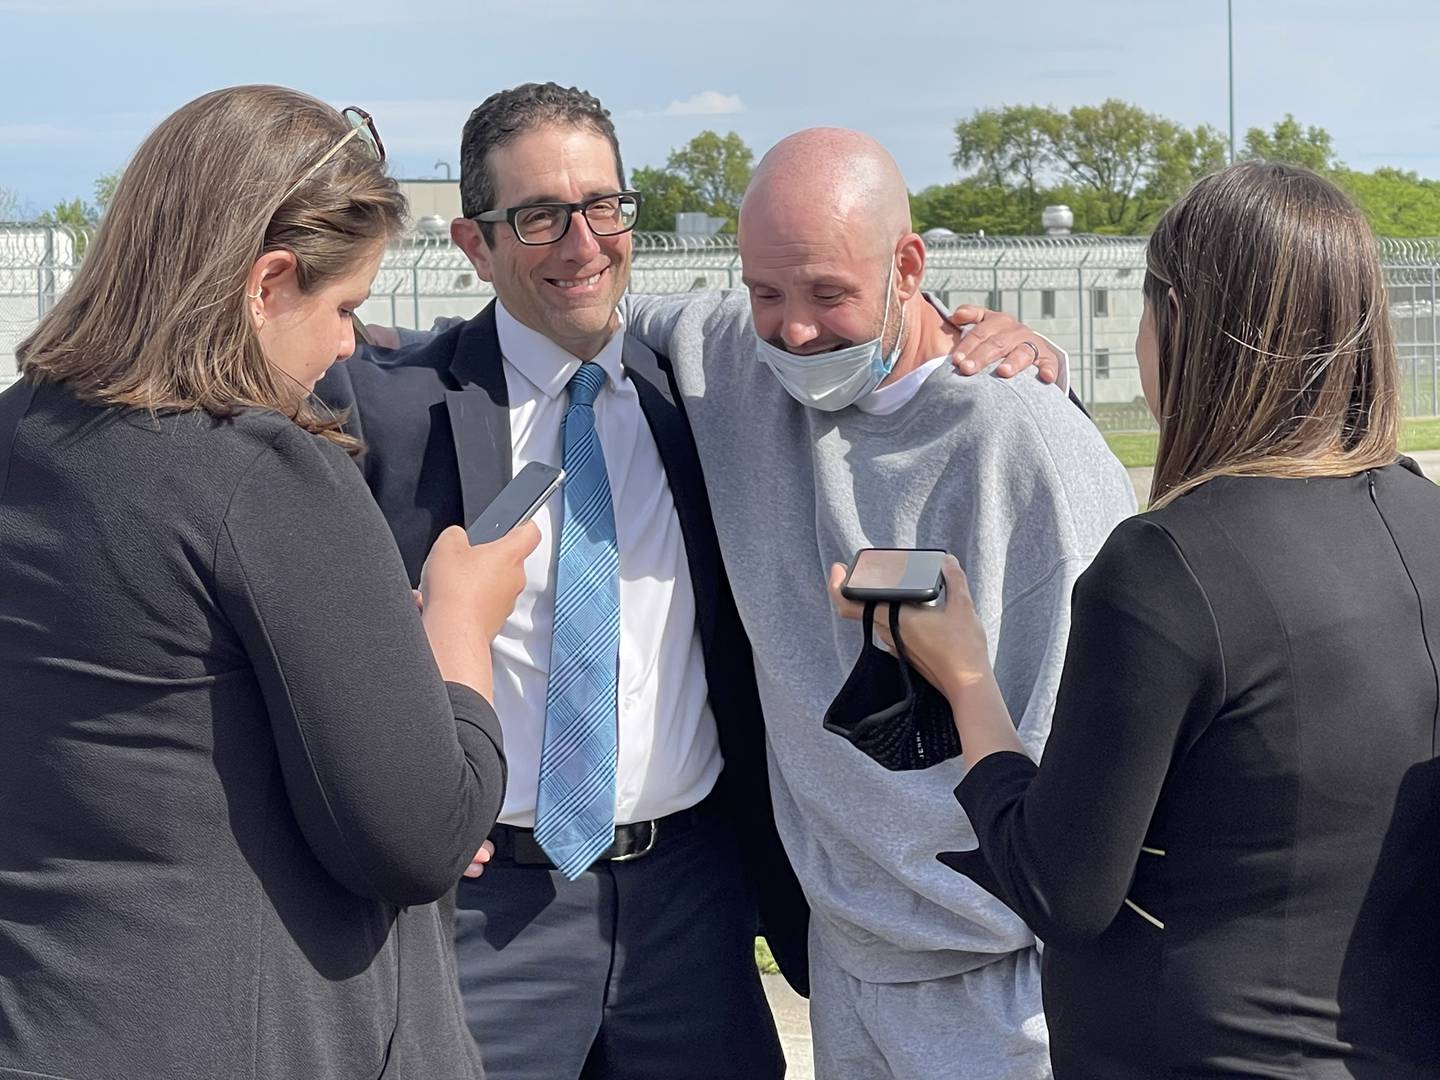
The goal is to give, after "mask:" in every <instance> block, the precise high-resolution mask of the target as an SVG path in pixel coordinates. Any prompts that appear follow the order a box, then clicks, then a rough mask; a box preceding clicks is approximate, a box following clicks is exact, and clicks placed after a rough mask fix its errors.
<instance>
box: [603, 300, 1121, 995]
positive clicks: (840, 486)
mask: <svg viewBox="0 0 1440 1080" xmlns="http://www.w3.org/2000/svg"><path fill="white" fill-rule="evenodd" d="M625 318H626V323H627V327H626V329H627V331H628V332H630V333H633V334H635V335H636V336H638V337H639V338H640V339H641V340H642V341H644V342H645V343H646V344H647V345H650V346H651V347H652V348H654V349H655V350H657V351H659V352H662V353H664V354H666V355H668V356H669V357H670V360H671V362H672V364H673V365H674V370H675V376H676V381H677V382H678V384H679V388H680V392H681V395H682V396H683V398H684V404H685V409H686V412H687V413H688V415H689V417H690V422H691V424H692V426H693V428H694V432H695V440H696V444H697V445H698V447H699V451H700V458H701V463H702V466H703V469H704V473H705V482H706V487H707V489H708V491H709V495H710V502H711V505H712V507H713V509H714V515H715V527H716V531H717V533H718V534H719V539H720V547H721V551H722V553H723V555H724V559H725V565H726V568H727V570H728V571H729V574H730V582H731V585H732V587H733V589H734V592H735V600H736V603H737V604H738V606H739V609H740V615H741V618H742V619H743V620H744V624H745V629H746V631H747V633H748V634H749V637H750V640H751V642H752V643H753V645H754V649H755V665H756V671H757V674H758V677H759V683H760V695H761V700H762V704H763V706H764V709H765V719H766V724H767V730H768V735H769V745H770V765H771V779H772V783H773V787H774V799H775V814H776V817H777V820H778V823H779V827H780V834H781V836H782V838H783V839H784V842H785V846H786V849H787V850H788V852H789V854H790V858H791V860H792V862H793V863H794V866H795V870H796V873H797V874H798V875H799V878H800V881H801V884H802V885H803V886H804V888H805V891H806V893H807V894H808V896H809V898H810V902H811V905H812V906H813V910H814V917H815V930H816V932H817V933H818V934H820V935H821V936H822V943H823V945H824V946H825V948H826V949H827V950H828V951H829V952H830V953H831V954H832V955H833V956H834V957H835V958H836V960H837V961H838V962H839V963H840V964H841V965H842V967H844V968H845V969H846V970H847V971H848V972H849V973H850V974H851V975H853V976H854V977H856V978H859V979H862V980H865V981H870V982H907V981H912V980H919V979H931V978H943V977H946V976H950V975H954V974H958V973H960V972H963V971H968V970H971V969H973V968H976V967H979V966H981V965H982V964H985V963H988V962H990V961H992V960H994V959H997V955H996V954H1000V953H1006V952H1010V951H1013V950H1016V949H1022V948H1025V947H1027V946H1029V945H1031V944H1033V942H1034V938H1033V936H1032V935H1031V934H1030V932H1029V930H1027V929H1026V927H1025V925H1024V924H1023V923H1022V922H1021V921H1020V919H1019V918H1017V917H1016V916H1015V915H1013V914H1012V913H1011V912H1010V911H1009V910H1008V909H1007V908H1005V906H1004V905H1002V904H1001V903H1000V902H999V901H998V900H996V899H994V898H993V897H991V896H990V895H989V894H988V893H986V892H984V891H983V890H981V889H980V887H979V886H977V885H975V884H973V883H972V882H971V881H970V880H969V879H968V878H965V877H962V876H961V875H959V874H956V873H955V872H954V871H952V870H949V869H947V868H946V867H944V866H942V865H941V864H940V863H938V862H936V861H935V854H936V852H938V851H941V850H951V849H956V848H968V847H974V846H975V837H974V834H973V832H972V831H971V829H970V826H969V823H968V822H967V821H966V818H965V815H964V814H963V813H962V812H961V810H960V808H959V806H958V805H957V804H956V802H955V799H954V797H953V795H952V794H951V792H952V790H953V789H954V787H955V785H956V784H957V783H959V781H960V778H961V776H962V774H963V773H964V768H965V767H964V764H963V761H961V760H954V761H950V762H946V763H944V764H942V765H938V766H935V767H933V768H931V769H928V770H925V771H922V772H909V773H892V772H887V771H886V770H885V769H883V768H882V767H881V766H879V765H877V764H875V763H874V762H873V761H871V760H870V759H869V758H867V757H865V756H864V755H863V754H861V753H860V751H858V750H856V749H855V748H854V747H852V746H850V744H849V743H847V742H845V741H844V740H842V739H841V738H839V737H838V736H836V735H833V734H831V733H830V732H827V731H825V730H824V729H823V728H822V727H821V719H822V718H823V716H824V714H825V711H826V709H827V708H828V706H829V705H830V702H831V701H832V700H833V699H834V697H835V695H836V694H837V693H838V692H839V690H840V687H841V685H842V684H843V683H844V681H845V678H846V676H847V675H848V674H849V671H850V669H851V667H852V666H853V665H854V663H855V660H856V658H857V657H858V655H859V653H860V648H861V643H862V641H861V631H860V626H859V624H858V623H854V622H849V621H846V620H842V619H840V618H838V617H837V616H836V615H835V614H834V612H833V611H832V609H831V606H830V601H829V599H828V596H827V594H826V581H827V578H828V574H829V569H830V565H831V563H834V562H844V563H848V562H849V561H850V559H851V558H852V556H853V555H854V554H855V552H856V550H857V549H859V548H862V547H935V548H945V549H947V550H949V551H950V552H952V553H953V554H954V555H955V556H956V557H957V558H958V559H959V560H960V564H961V565H962V566H963V567H964V568H965V572H966V574H967V575H968V577H969V581H970V588H971V590H972V591H973V593H974V598H975V603H976V606H977V608H978V610H979V613H980V615H981V618H982V619H983V620H984V623H985V629H986V632H987V634H988V635H989V640H990V649H991V655H992V659H993V661H994V665H995V673H996V676H997V677H998V679H999V682H1000V688H1001V690H1002V691H1003V693H1004V696H1005V701H1006V703H1007V705H1008V706H1009V708H1010V712H1011V715H1012V716H1013V717H1014V718H1015V720H1016V722H1017V724H1018V726H1019V733H1020V738H1021V741H1022V742H1023V743H1024V744H1025V747H1026V749H1027V750H1028V751H1029V752H1030V753H1031V755H1033V756H1035V757H1039V755H1040V752H1041V750H1042V749H1043V747H1044V745H1045V738H1046V736H1047V734H1048V733H1049V730H1050V715H1051V710H1052V707H1053V705H1054V701H1055V691H1056V687H1057V685H1058V683H1059V679H1060V668H1061V663H1062V661H1063V659H1064V654H1065V637H1066V633H1067V631H1068V628H1069V623H1070V590H1071V586H1072V585H1073V583H1074V581H1075V578H1076V577H1077V576H1078V575H1079V574H1080V572H1081V571H1082V570H1084V569H1085V567H1086V565H1087V564H1088V563H1089V561H1090V559H1091V558H1092V557H1093V556H1094V554H1095V552H1096V551H1097V550H1098V549H1099V547H1100V545H1101V543H1102V542H1103V541H1104V540H1105V537H1106V536H1107V535H1108V534H1109V532H1110V530H1111V528H1112V527H1113V526H1114V525H1115V524H1116V523H1117V522H1118V521H1120V520H1121V519H1122V518H1125V517H1127V516H1129V515H1130V514H1133V513H1134V512H1135V498H1134V493H1133V491H1132V489H1131V486H1130V482H1129V479H1128V477H1127V475H1126V472H1125V470H1124V468H1123V467H1122V466H1121V465H1120V463H1119V462H1118V461H1117V460H1116V459H1115V458H1114V456H1113V455H1112V454H1111V453H1110V451H1109V449H1108V448H1107V447H1106V445H1105V442H1104V440H1103V439H1102V438H1101V437H1100V435H1099V433H1098V432H1097V431H1096V430H1095V428H1094V426H1093V425H1092V424H1091V423H1090V421H1089V420H1088V419H1087V418H1086V417H1085V416H1084V415H1083V414H1082V413H1081V411H1080V410H1079V409H1077V408H1076V407H1075V406H1074V405H1073V404H1072V403H1071V402H1070V401H1069V400H1067V398H1066V396H1065V394H1064V393H1063V392H1061V391H1060V390H1058V389H1056V388H1055V387H1053V386H1046V385H1043V384H1041V383H1040V382H1039V381H1038V380H1036V379H1035V378H1033V376H1031V375H1030V374H1029V373H1026V374H1024V375H1021V376H1019V377H1017V378H1014V379H1009V380H1002V379H998V378H993V377H989V376H980V377H975V378H964V377H961V376H959V375H957V374H955V373H954V372H953V371H952V370H950V369H949V367H948V366H944V367H942V368H940V369H939V370H937V371H936V372H935V373H934V374H933V375H932V376H931V377H930V378H929V379H928V380H926V382H925V383H924V385H923V386H922V387H921V388H920V390H919V392H918V393H917V394H916V396H915V397H914V398H913V399H912V400H910V401H909V402H908V403H906V404H905V405H903V406H902V407H901V408H900V409H899V410H898V411H896V412H894V413H891V414H889V415H886V416H872V415H867V414H865V413H863V412H861V411H860V410H858V409H855V408H848V409H844V410H841V411H840V412H837V413H823V412H818V411H815V410H809V409H805V408H802V407H801V406H800V405H799V404H797V403H796V402H795V401H794V400H792V399H791V398H790V397H789V395H788V394H786V392H785V391H784V389H782V388H781V386H780V384H779V382H778V381H777V380H776V379H775V377H774V376H773V375H772V374H771V373H770V371H769V369H768V368H766V367H765V366H764V365H763V364H761V363H760V362H759V361H758V360H757V359H755V356H754V350H753V347H752V341H753V331H752V329H751V323H750V309H749V302H748V298H747V296H746V295H745V294H744V293H743V292H728V293H704V294H694V293H692V294H686V295H680V296H636V297H630V298H628V299H627V301H626V305H625Z"/></svg>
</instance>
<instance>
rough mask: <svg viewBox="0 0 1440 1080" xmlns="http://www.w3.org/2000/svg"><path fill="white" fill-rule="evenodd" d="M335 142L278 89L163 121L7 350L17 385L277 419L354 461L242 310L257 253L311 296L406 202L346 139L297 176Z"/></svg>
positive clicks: (337, 134)
mask: <svg viewBox="0 0 1440 1080" xmlns="http://www.w3.org/2000/svg"><path fill="white" fill-rule="evenodd" d="M348 130H349V125H348V124H347V122H346V120H345V119H344V118H343V117H342V116H341V115H340V114H339V113H338V112H336V111H335V110H334V109H332V108H331V107H330V106H328V105H326V104H324V103H323V102H320V101H317V100H316V99H314V98H312V97H310V96H308V95H306V94H302V93H299V92H297V91H295V90H287V89H285V88H284V87H279V86H237V87H231V88H230V89H228V90H217V91H214V92H213V93H209V94H206V95H204V96H203V97H200V98H197V99H196V100H194V101H192V102H190V103H189V104H188V105H185V106H183V107H182V108H180V109H179V110H177V111H176V112H175V113H173V114H171V115H170V116H169V117H167V118H166V119H165V120H163V121H161V123H160V125H159V126H158V127H157V128H156V129H155V130H154V131H153V132H151V133H150V135H149V136H148V137H147V138H146V139H145V141H144V142H143V143H142V144H141V146H140V149H139V150H138V151H136V153H135V157H134V158H133V159H132V160H131V162H130V164H129V165H128V166H126V168H125V172H124V174H123V176H122V177H121V180H120V183H119V185H118V187H117V188H116V190H115V194H114V197H113V198H112V200H111V202H110V205H109V207H108V209H107V210H106V212H105V217H104V219H103V221H102V222H101V224H100V227H99V230H98V231H97V233H96V235H95V239H94V241H93V242H92V243H91V244H90V247H89V250H88V251H87V252H86V253H85V258H84V261H83V263H82V264H81V266H80V269H79V271H78V273H77V274H76V275H75V280H74V282H73V283H72V284H71V286H70V287H69V289H67V290H66V291H65V293H64V295H63V296H62V297H61V299H60V301H59V302H58V303H57V304H56V305H55V307H54V308H53V309H51V311H50V312H49V313H48V314H47V315H46V316H45V318H44V319H42V320H41V322H40V325H39V326H38V327H37V328H36V330H35V332H34V333H33V334H31V335H30V336H29V337H28V338H26V339H25V340H24V341H23V342H21V343H20V345H19V347H18V348H17V349H16V353H17V355H18V356H19V358H20V364H21V370H22V371H23V372H24V373H25V374H26V375H28V376H30V377H32V378H41V379H51V380H55V381H59V382H64V383H65V384H66V385H67V386H69V387H70V388H71V389H72V390H73V391H74V392H75V393H76V394H78V395H79V396H81V397H83V398H86V399H88V400H92V401H99V402H102V403H105V404H110V405H125V406H132V407H136V408H142V409H147V410H150V411H156V412H158V411H170V410H192V409H204V410H206V411H207V412H209V413H211V414H213V415H216V416H228V415H230V414H232V413H234V412H235V411H236V410H237V409H241V408H245V407H248V406H259V407H262V408H270V409H277V410H280V411H283V412H284V413H285V414H286V415H288V416H290V417H292V418H293V419H294V420H295V422H296V423H297V424H299V425H300V426H301V427H303V428H305V429H306V430H308V431H311V432H314V433H316V434H319V435H323V436H325V437H326V438H329V439H331V440H332V441H334V442H337V443H340V444H341V445H343V446H346V447H347V448H349V449H353V448H354V446H355V443H354V440H351V439H349V438H348V437H346V436H344V435H343V434H341V433H340V431H339V420H338V419H337V418H336V417H334V416H329V415H324V416H322V415H320V414H319V413H318V412H317V411H316V409H315V407H314V405H313V404H312V402H311V400H310V399H309V398H308V397H306V396H304V395H299V394H297V391H296V389H295V388H294V386H293V384H290V382H289V380H287V379H286V378H285V376H284V375H283V374H281V373H279V372H278V371H277V370H276V369H274V368H272V367H271V365H269V364H268V363H266V361H265V358H264V356H263V355H262V354H261V351H260V344H259V340H258V338H257V337H256V334H255V331H254V328H253V326H252V324H251V321H250V317H249V313H248V311H247V309H246V303H247V302H246V298H245V291H246V280H247V277H248V275H249V273H250V269H251V267H252V266H253V265H254V263H255V260H256V259H258V258H259V257H260V256H261V255H262V254H264V253H266V252H269V251H277V250H286V251H290V252H292V253H293V254H294V256H295V261H296V278H297V281H298V284H299V286H300V288H301V290H302V291H312V290H314V289H315V288H316V287H318V286H320V285H322V284H323V283H325V282H326V281H329V280H330V279H332V278H334V277H337V276H339V275H342V274H344V273H346V272H348V271H349V270H351V269H353V268H354V266H355V265H356V264H357V262H358V261H359V260H360V259H361V258H363V257H364V256H365V255H366V254H368V253H369V252H370V251H373V250H374V245H376V244H379V243H383V242H384V241H385V240H386V239H387V238H388V237H389V236H391V235H392V234H393V233H394V232H395V231H396V230H398V229H399V227H400V226H401V224H402V223H403V221H404V217H405V199H404V196H403V195H401V194H400V191H399V188H398V187H397V185H396V183H395V181H394V180H393V179H391V178H390V176H389V175H388V174H387V173H386V172H385V170H384V167H383V166H382V164H381V163H380V162H378V161H377V160H375V157H374V155H373V154H372V153H370V152H369V151H367V150H366V149H365V148H364V147H363V146H362V145H361V142H360V140H359V139H356V138H352V139H351V140H350V141H349V142H348V143H347V144H346V145H345V146H343V147H342V148H341V149H340V151H339V152H338V153H336V154H335V155H334V156H333V157H332V158H331V159H330V160H329V161H327V162H326V163H325V164H324V165H323V166H322V167H321V168H319V169H317V170H315V171H314V172H313V174H311V175H309V176H307V175H306V174H307V172H308V171H309V170H311V169H313V168H314V166H315V164H316V162H318V161H319V160H320V159H321V158H322V157H323V156H324V155H325V153H326V152H327V151H329V150H331V149H332V148H333V147H334V146H335V144H336V143H337V141H338V140H339V139H340V138H341V137H342V136H344V135H345V133H346V132H347V131H348ZM297 397H298V398H299V400H298V401H297Z"/></svg>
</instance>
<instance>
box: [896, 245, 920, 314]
mask: <svg viewBox="0 0 1440 1080" xmlns="http://www.w3.org/2000/svg"><path fill="white" fill-rule="evenodd" d="M924 276H925V241H924V240H921V239H920V237H919V235H918V234H916V233H907V234H906V235H905V236H903V237H901V239H900V244H899V246H898V247H897V248H896V249H895V281H896V285H897V286H898V288H899V292H900V299H901V300H902V301H906V300H909V299H910V298H911V297H912V296H914V295H915V294H916V293H918V292H919V291H920V281H921V279H922V278H924Z"/></svg>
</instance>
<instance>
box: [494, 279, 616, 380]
mask: <svg viewBox="0 0 1440 1080" xmlns="http://www.w3.org/2000/svg"><path fill="white" fill-rule="evenodd" d="M495 333H496V336H498V337H499V339H500V352H501V354H502V355H503V356H504V357H505V359H506V361H507V362H509V364H510V366H511V367H513V368H514V369H515V370H516V371H518V372H519V373H520V374H521V375H523V376H524V377H525V378H526V380H528V381H529V382H530V383H531V384H533V385H534V387H535V389H537V390H539V391H540V392H541V393H542V394H544V395H545V396H546V397H548V398H558V397H560V395H561V394H563V393H564V392H565V387H566V386H567V385H569V382H570V379H571V378H572V377H573V376H574V374H575V372H577V371H579V370H580V364H581V361H580V359H579V358H578V357H576V356H574V355H572V354H571V353H568V352H566V351H565V349H564V348H563V347H562V346H560V345H557V344H555V342H553V341H551V340H550V339H549V338H547V337H546V336H545V335H544V334H542V333H540V332H539V331H538V330H532V329H531V328H530V327H528V326H526V325H525V324H524V323H522V322H520V320H519V319H517V318H515V316H514V315H511V314H510V312H509V310H508V309H507V308H506V307H505V305H504V304H502V303H501V302H500V300H499V299H498V298H497V299H496V301H495ZM624 346H625V327H624V324H623V323H622V324H621V325H620V326H619V327H617V328H616V330H615V333H614V334H612V335H611V336H610V340H609V341H607V342H606V343H605V347H604V348H603V349H601V350H600V351H599V353H597V354H596V356H595V359H594V363H597V364H599V365H600V366H601V367H602V368H604V369H605V375H606V378H607V379H608V380H609V382H610V384H611V386H618V385H619V384H620V380H621V379H623V378H624V377H625V365H624V364H622V363H621V362H620V354H621V353H622V352H623V351H624Z"/></svg>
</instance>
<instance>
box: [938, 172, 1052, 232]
mask: <svg viewBox="0 0 1440 1080" xmlns="http://www.w3.org/2000/svg"><path fill="white" fill-rule="evenodd" d="M910 218H911V223H912V226H911V227H912V228H914V230H915V231H916V232H924V231H925V230H926V229H934V228H937V227H939V228H945V229H950V230H952V231H953V232H957V233H974V232H980V231H982V230H983V231H984V232H986V233H990V234H995V235H1001V236H1006V235H1013V234H1016V233H1028V232H1036V231H1037V230H1038V229H1039V227H1040V215H1039V212H1038V211H1037V212H1036V213H1034V214H1031V213H1029V208H1028V207H1027V206H1026V205H1024V203H1023V202H1022V200H1021V199H1019V198H1017V197H1015V194H1014V192H1012V191H1011V189H1009V188H1007V187H1005V186H1004V185H1002V184H997V183H995V182H994V181H993V180H991V179H990V178H989V177H985V176H971V177H967V178H966V179H964V180H960V181H957V182H956V183H953V184H936V185H934V186H933V187H928V188H925V189H924V190H923V191H917V192H915V193H914V194H913V195H911V196H910Z"/></svg>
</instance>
